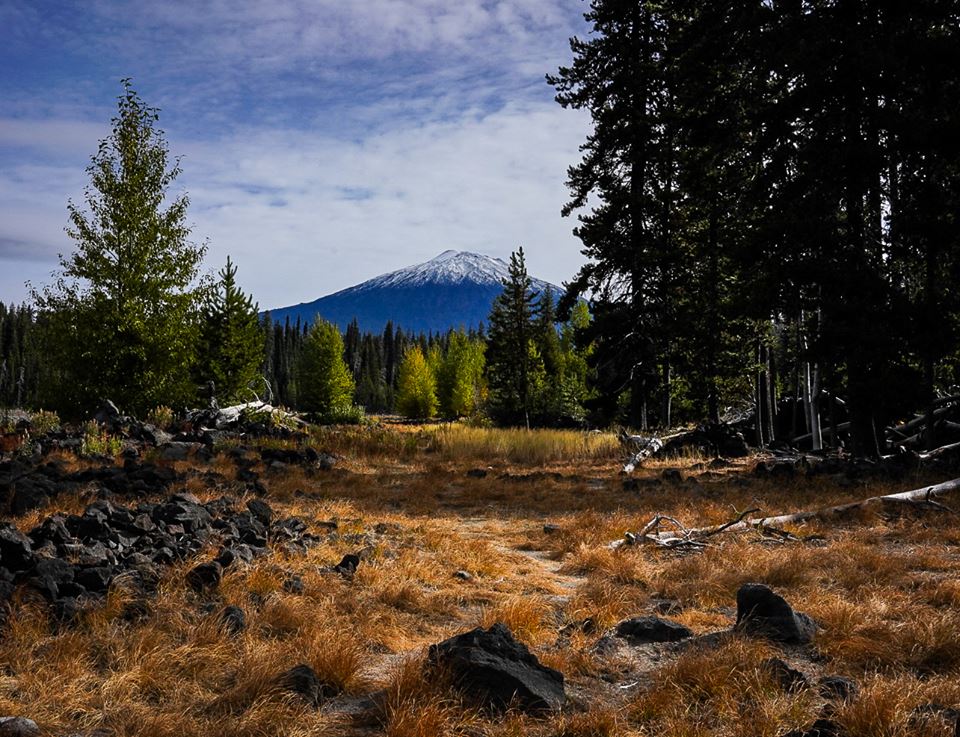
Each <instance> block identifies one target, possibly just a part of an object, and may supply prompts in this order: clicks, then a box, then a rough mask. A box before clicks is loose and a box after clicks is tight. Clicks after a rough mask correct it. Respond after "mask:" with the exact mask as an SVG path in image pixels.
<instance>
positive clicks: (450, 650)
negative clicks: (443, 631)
mask: <svg viewBox="0 0 960 737" xmlns="http://www.w3.org/2000/svg"><path fill="white" fill-rule="evenodd" d="M429 660H430V662H431V663H432V664H434V665H438V666H440V667H442V668H448V669H449V670H450V671H451V673H452V675H453V677H454V679H455V680H456V682H457V684H458V685H459V686H461V687H463V688H465V689H466V690H467V691H468V692H469V693H470V694H472V695H473V694H475V695H477V696H478V697H479V698H480V699H481V701H482V702H483V703H484V705H486V706H493V707H496V708H500V709H502V708H506V707H507V706H508V705H510V704H516V705H518V706H519V707H520V708H522V709H524V710H526V711H545V710H550V709H559V708H560V707H561V706H563V703H564V701H565V700H566V694H565V693H564V690H563V674H562V673H560V671H556V670H554V669H553V668H548V667H547V666H545V665H542V664H541V663H540V661H539V660H537V657H536V656H535V655H534V654H533V653H531V652H530V650H528V649H527V646H526V645H524V644H523V643H522V642H518V641H517V640H516V639H515V638H514V636H513V633H512V632H510V629H509V628H508V627H507V626H506V625H504V624H501V623H499V622H498V623H497V624H495V625H493V626H492V627H491V628H490V629H488V630H484V629H483V628H480V627H478V628H477V629H474V630H471V631H470V632H464V633H463V634H460V635H456V636H455V637H451V638H450V639H449V640H444V641H443V642H441V643H438V644H436V645H431V646H430V653H429Z"/></svg>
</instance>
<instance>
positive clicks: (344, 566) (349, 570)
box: [333, 553, 360, 578]
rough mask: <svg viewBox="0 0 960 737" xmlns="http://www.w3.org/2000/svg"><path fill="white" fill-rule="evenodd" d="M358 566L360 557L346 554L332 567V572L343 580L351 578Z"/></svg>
mask: <svg viewBox="0 0 960 737" xmlns="http://www.w3.org/2000/svg"><path fill="white" fill-rule="evenodd" d="M359 566H360V556H359V555H354V554H352V553H348V554H347V555H345V556H343V558H342V559H341V560H340V562H339V563H337V565H335V566H334V567H333V570H334V571H336V572H337V573H339V574H340V575H341V576H343V577H344V578H353V574H354V573H356V572H357V568H358V567H359Z"/></svg>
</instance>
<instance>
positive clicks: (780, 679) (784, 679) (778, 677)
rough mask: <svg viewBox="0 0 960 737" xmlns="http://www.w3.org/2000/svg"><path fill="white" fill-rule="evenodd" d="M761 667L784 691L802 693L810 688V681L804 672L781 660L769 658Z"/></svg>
mask: <svg viewBox="0 0 960 737" xmlns="http://www.w3.org/2000/svg"><path fill="white" fill-rule="evenodd" d="M760 667H761V668H762V669H763V670H765V671H766V672H767V673H769V674H770V676H771V677H772V678H773V679H774V680H775V681H776V682H777V684H778V685H779V686H780V688H782V689H783V690H784V691H801V690H803V689H805V688H809V687H810V680H809V679H808V678H807V676H806V675H805V674H804V673H803V672H802V671H799V670H797V669H796V668H794V667H792V666H791V665H790V664H789V663H787V662H785V661H783V660H781V659H780V658H767V659H766V660H764V661H763V662H762V663H760Z"/></svg>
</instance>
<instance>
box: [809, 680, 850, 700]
mask: <svg viewBox="0 0 960 737" xmlns="http://www.w3.org/2000/svg"><path fill="white" fill-rule="evenodd" d="M817 686H818V687H819V690H820V695H821V696H822V697H823V698H825V699H832V700H837V701H846V700H848V699H850V698H853V697H854V696H856V695H857V691H858V690H859V689H858V688H857V684H856V683H855V682H854V681H853V680H852V679H850V678H844V677H843V676H824V677H823V678H821V679H820V680H819V682H818V683H817Z"/></svg>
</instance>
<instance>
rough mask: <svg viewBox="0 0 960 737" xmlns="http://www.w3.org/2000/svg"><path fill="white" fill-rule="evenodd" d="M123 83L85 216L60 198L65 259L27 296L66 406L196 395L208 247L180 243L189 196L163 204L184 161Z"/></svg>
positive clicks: (137, 405)
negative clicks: (68, 244) (66, 218)
mask: <svg viewBox="0 0 960 737" xmlns="http://www.w3.org/2000/svg"><path fill="white" fill-rule="evenodd" d="M123 86H124V92H123V94H122V95H121V96H120V98H119V112H118V115H117V117H115V118H114V119H113V130H112V132H111V134H110V136H109V137H108V138H106V139H104V140H103V141H101V142H100V147H99V149H98V151H97V153H96V154H94V156H93V157H92V159H91V163H90V166H89V167H88V168H87V173H88V174H89V176H90V180H91V184H90V186H89V187H88V188H87V190H86V193H85V199H86V204H87V207H88V209H89V214H88V213H85V212H84V211H82V210H81V209H80V208H79V207H77V206H76V205H74V204H73V203H72V202H71V203H69V205H68V210H69V214H70V226H69V227H68V228H67V234H68V235H69V236H70V237H71V238H73V239H74V240H75V241H76V244H77V250H76V251H74V253H73V254H71V255H70V256H69V257H61V259H60V265H61V269H62V270H61V273H60V275H59V276H58V278H57V281H56V283H55V284H54V285H52V286H48V287H46V288H44V289H42V290H40V291H38V290H33V293H32V296H33V299H34V301H35V303H36V305H37V308H38V310H39V311H40V319H41V320H42V322H43V323H44V324H45V331H44V332H45V336H44V337H45V352H46V354H47V356H48V357H50V359H51V360H50V363H49V366H50V373H51V374H52V376H51V377H50V378H51V379H53V380H54V381H55V384H56V386H55V389H56V392H57V395H58V397H57V398H58V400H59V401H58V402H57V404H58V406H59V407H61V408H65V409H72V410H79V409H90V408H92V407H94V406H95V405H96V403H97V402H98V401H99V400H100V399H102V398H106V397H110V398H112V399H113V400H114V401H116V402H117V403H118V404H119V406H120V407H121V408H123V409H124V410H126V411H130V412H140V411H144V410H146V409H148V408H150V407H155V406H157V405H159V404H168V405H175V404H181V403H184V402H187V401H189V400H190V399H191V398H192V397H193V395H194V394H195V387H194V384H193V382H192V381H191V367H192V363H193V359H194V356H195V351H196V335H197V318H196V313H197V306H198V302H199V300H198V297H199V296H200V293H199V292H198V289H197V287H195V286H194V281H195V279H196V278H197V276H198V272H199V267H200V263H201V261H202V259H203V255H204V251H205V248H204V247H201V246H196V245H194V244H192V243H190V242H189V241H188V240H187V238H188V236H189V230H188V228H187V226H186V223H185V218H186V210H187V203H188V200H187V197H186V195H181V196H179V197H176V198H174V199H173V200H172V201H171V202H170V203H169V205H168V206H167V207H166V208H165V207H164V202H165V198H166V197H167V190H168V189H169V187H170V186H171V185H172V184H173V182H174V180H175V179H176V177H177V175H178V174H179V173H180V166H179V164H178V163H174V164H173V165H172V166H168V153H167V146H166V141H165V140H164V136H163V133H162V132H161V131H160V130H159V129H157V128H156V127H155V126H156V122H157V119H158V116H157V111H156V109H154V108H151V107H149V106H147V105H146V104H144V102H143V101H142V100H141V99H140V97H139V96H138V95H137V93H136V92H135V91H134V90H133V88H132V86H131V84H130V82H129V80H125V81H124V82H123Z"/></svg>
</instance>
